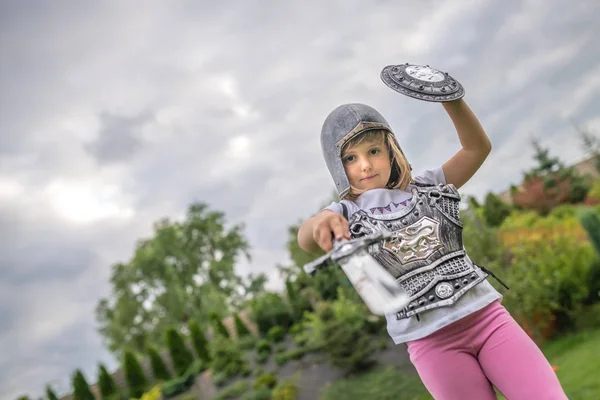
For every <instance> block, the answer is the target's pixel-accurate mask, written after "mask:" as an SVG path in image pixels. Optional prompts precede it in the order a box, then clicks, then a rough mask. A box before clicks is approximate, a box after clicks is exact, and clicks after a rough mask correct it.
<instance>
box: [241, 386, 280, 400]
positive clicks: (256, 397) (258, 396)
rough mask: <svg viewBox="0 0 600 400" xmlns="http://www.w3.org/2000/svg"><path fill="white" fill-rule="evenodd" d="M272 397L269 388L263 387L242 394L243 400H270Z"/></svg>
mask: <svg viewBox="0 0 600 400" xmlns="http://www.w3.org/2000/svg"><path fill="white" fill-rule="evenodd" d="M272 398H273V394H272V393H271V389H268V388H265V387H263V388H260V389H258V390H255V391H254V392H253V393H248V394H247V395H245V396H244V398H243V400H271V399H272Z"/></svg>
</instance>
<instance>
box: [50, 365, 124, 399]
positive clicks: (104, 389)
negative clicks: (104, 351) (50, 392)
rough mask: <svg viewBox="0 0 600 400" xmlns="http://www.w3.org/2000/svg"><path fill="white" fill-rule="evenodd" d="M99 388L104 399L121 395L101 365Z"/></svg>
mask: <svg viewBox="0 0 600 400" xmlns="http://www.w3.org/2000/svg"><path fill="white" fill-rule="evenodd" d="M98 387H99V388H100V394H101V395H102V399H105V400H106V399H108V398H110V397H111V396H115V395H118V394H119V388H118V387H117V385H116V384H115V381H114V380H113V378H112V376H111V375H110V374H109V373H108V371H107V370H106V367H105V366H104V365H103V364H100V365H99V373H98ZM48 397H50V396H48Z"/></svg>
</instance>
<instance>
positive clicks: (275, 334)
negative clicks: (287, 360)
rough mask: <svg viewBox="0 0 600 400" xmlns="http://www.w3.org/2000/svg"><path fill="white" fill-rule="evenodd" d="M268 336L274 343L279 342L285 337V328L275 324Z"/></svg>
mask: <svg viewBox="0 0 600 400" xmlns="http://www.w3.org/2000/svg"><path fill="white" fill-rule="evenodd" d="M267 337H268V338H269V340H271V341H272V342H273V343H279V342H281V341H283V339H284V338H285V329H284V328H282V327H281V326H274V327H272V328H271V329H269V331H268V332H267Z"/></svg>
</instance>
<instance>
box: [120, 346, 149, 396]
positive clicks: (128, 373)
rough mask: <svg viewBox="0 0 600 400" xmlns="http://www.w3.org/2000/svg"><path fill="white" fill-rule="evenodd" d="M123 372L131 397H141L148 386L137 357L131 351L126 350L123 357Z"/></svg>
mask: <svg viewBox="0 0 600 400" xmlns="http://www.w3.org/2000/svg"><path fill="white" fill-rule="evenodd" d="M123 372H124V373H125V381H126V382H127V387H128V388H129V397H136V398H137V397H140V396H141V395H142V394H143V393H144V391H145V390H146V387H147V385H148V381H147V380H146V377H145V376H144V371H143V370H142V367H141V366H140V363H139V362H138V359H137V357H136V356H135V354H133V352H132V351H130V350H125V353H124V357H123Z"/></svg>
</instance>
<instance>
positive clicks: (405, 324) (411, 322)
mask: <svg viewBox="0 0 600 400" xmlns="http://www.w3.org/2000/svg"><path fill="white" fill-rule="evenodd" d="M414 179H415V181H416V182H417V183H422V184H434V185H438V184H440V183H441V184H445V183H446V178H445V176H444V171H443V170H442V167H438V168H434V169H431V170H427V171H425V172H424V173H423V174H421V175H418V176H415V178H414ZM411 198H412V193H411V192H408V191H404V190H399V189H372V190H369V191H367V192H365V193H363V194H361V195H360V196H359V197H358V198H357V199H356V200H355V201H351V200H342V202H343V203H344V204H345V205H346V206H347V207H348V215H349V216H352V214H354V213H355V212H357V211H358V210H364V211H366V212H367V213H369V214H370V215H381V214H388V213H392V212H396V211H398V210H400V209H402V208H403V207H405V206H406V204H407V202H408V201H410V200H411ZM327 209H328V210H331V211H333V212H336V213H338V214H342V206H341V205H340V203H337V202H333V203H331V204H330V205H329V206H328V207H327ZM500 298H502V295H501V294H500V293H499V292H498V291H497V290H496V289H494V287H493V286H492V285H491V284H490V283H489V282H488V281H487V280H484V281H483V282H481V283H480V284H478V285H476V286H474V287H473V288H472V289H470V290H469V291H467V292H466V293H465V294H464V295H462V296H461V297H460V298H459V299H458V301H457V302H456V303H454V305H452V306H445V307H438V308H434V309H433V310H428V311H425V312H423V313H420V314H419V320H417V318H416V317H415V316H412V317H409V318H405V319H400V320H397V319H396V315H395V314H387V315H386V320H387V331H388V333H389V335H390V336H391V338H392V339H393V340H394V343H396V344H400V343H405V342H408V341H411V340H417V339H421V338H423V337H425V336H427V335H430V334H432V333H433V332H435V331H437V330H439V329H441V328H443V327H445V326H447V325H449V324H451V323H452V322H454V321H457V320H459V319H461V318H463V317H466V316H467V315H469V314H471V313H473V312H475V311H477V310H480V309H482V308H483V307H485V306H487V305H488V304H490V303H492V302H493V301H495V300H497V299H500Z"/></svg>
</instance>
